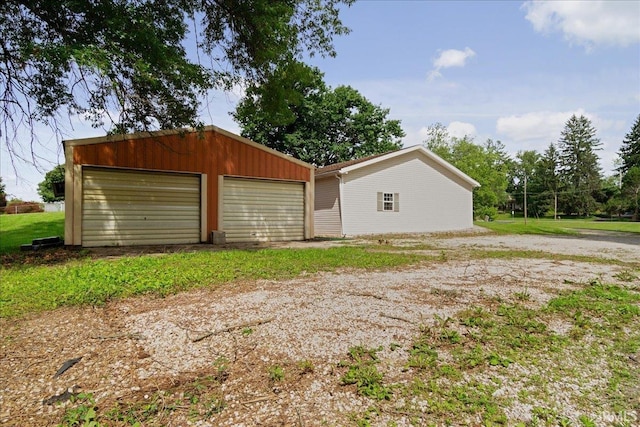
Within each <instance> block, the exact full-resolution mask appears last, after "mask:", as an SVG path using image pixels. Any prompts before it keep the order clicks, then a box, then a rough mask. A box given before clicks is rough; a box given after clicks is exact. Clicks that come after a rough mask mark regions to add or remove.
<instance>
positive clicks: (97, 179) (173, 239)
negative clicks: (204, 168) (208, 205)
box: [82, 168, 200, 247]
mask: <svg viewBox="0 0 640 427" xmlns="http://www.w3.org/2000/svg"><path fill="white" fill-rule="evenodd" d="M82 175H83V176H82V246H87V247H90V246H120V245H122V246H128V245H154V244H178V243H199V242H200V176H199V175H185V174H178V173H158V172H141V171H125V170H117V169H94V168H84V169H83V174H82Z"/></svg>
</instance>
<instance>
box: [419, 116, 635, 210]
mask: <svg viewBox="0 0 640 427" xmlns="http://www.w3.org/2000/svg"><path fill="white" fill-rule="evenodd" d="M424 144H425V146H426V147H427V148H429V149H430V150H432V151H433V152H435V153H436V154H438V155H439V156H440V157H442V158H444V159H445V160H447V161H448V162H450V163H451V164H453V165H454V166H456V167H457V168H458V169H460V170H461V171H463V172H464V173H466V174H467V175H469V176H471V177H472V178H474V179H475V180H476V181H478V182H479V183H480V184H481V187H479V188H477V189H476V190H474V214H475V216H476V217H484V216H486V215H488V216H489V217H494V216H495V215H496V214H497V213H498V210H499V209H504V210H510V209H517V210H519V211H522V212H524V207H525V206H526V212H527V215H528V216H532V217H540V216H543V215H547V214H552V215H554V217H556V216H557V215H558V214H562V215H564V216H581V217H582V216H591V215H593V214H596V213H600V214H605V215H609V216H618V217H619V216H622V215H623V214H625V213H629V212H631V214H632V217H633V219H634V220H636V221H637V220H638V218H639V204H640V203H639V202H640V200H639V198H640V115H639V116H638V118H637V119H636V121H635V123H634V125H633V127H632V129H631V131H630V132H629V133H628V134H627V135H626V136H625V139H624V141H623V142H622V146H621V149H620V151H619V153H618V154H619V159H618V165H619V166H618V168H617V172H618V173H617V174H616V175H613V176H610V177H603V175H602V171H601V169H600V166H599V160H600V159H599V157H598V154H597V151H598V150H600V146H601V142H600V140H599V139H598V138H597V137H596V129H595V128H594V126H593V124H592V123H591V121H590V120H589V119H588V118H586V117H585V116H583V115H580V116H576V115H573V116H571V118H570V119H569V120H568V121H567V122H566V124H565V127H564V129H563V131H562V132H561V134H560V138H559V139H558V141H557V142H556V143H555V144H554V143H551V144H549V146H548V147H547V149H546V150H545V151H544V152H543V153H539V152H537V151H534V150H528V151H520V152H518V153H517V154H516V156H515V158H510V157H509V156H508V155H507V154H506V152H505V150H504V145H503V144H502V143H501V142H500V141H493V140H491V139H489V140H487V141H486V142H485V143H484V144H482V145H478V144H475V143H474V142H473V139H472V138H470V137H468V136H465V137H463V138H455V137H450V136H449V134H448V132H447V129H446V128H445V127H444V126H443V125H442V124H440V123H436V124H434V125H432V126H430V127H429V131H428V137H427V140H425V141H424ZM525 195H526V199H525Z"/></svg>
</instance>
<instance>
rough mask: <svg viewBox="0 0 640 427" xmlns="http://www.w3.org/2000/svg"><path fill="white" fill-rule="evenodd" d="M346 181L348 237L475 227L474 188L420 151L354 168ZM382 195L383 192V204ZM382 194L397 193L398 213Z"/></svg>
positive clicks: (345, 226) (344, 214) (344, 219)
mask: <svg viewBox="0 0 640 427" xmlns="http://www.w3.org/2000/svg"><path fill="white" fill-rule="evenodd" d="M342 179H343V182H344V186H343V204H344V205H343V206H342V227H343V232H344V233H345V234H347V235H357V234H374V233H406V232H434V231H449V230H461V229H465V228H471V227H472V226H473V218H472V216H473V199H472V197H473V196H472V189H471V185H470V184H468V183H465V182H463V181H462V180H461V179H460V178H459V177H456V176H455V175H454V174H453V173H452V172H450V171H448V170H446V169H445V168H443V167H442V166H440V165H438V164H437V163H435V162H433V161H431V160H430V159H428V158H427V157H426V156H423V155H421V154H420V153H419V152H412V153H408V154H407V155H403V156H398V157H394V158H392V159H388V160H385V161H381V162H378V163H374V164H371V165H368V166H366V167H362V168H360V169H355V170H351V171H349V173H348V174H345V175H343V176H342ZM380 190H383V191H380ZM378 193H382V194H381V196H382V206H380V203H379V201H378V198H377V197H376V195H377V194H378ZM383 193H390V194H393V198H394V211H393V212H389V211H385V210H384V194H383ZM400 194H402V202H400ZM396 202H397V205H396ZM380 208H381V209H380ZM396 209H398V210H397V211H396Z"/></svg>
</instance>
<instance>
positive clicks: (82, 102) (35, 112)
mask: <svg viewBox="0 0 640 427" xmlns="http://www.w3.org/2000/svg"><path fill="white" fill-rule="evenodd" d="M353 1H354V0H244V1H239V0H201V1H196V2H188V1H184V0H164V1H153V0H98V1H89V0H80V1H78V0H58V1H50V0H32V1H28V0H25V1H20V0H5V1H3V2H1V3H0V88H1V90H2V93H1V94H0V125H1V127H2V128H1V130H2V137H3V140H4V143H5V144H6V146H7V148H8V151H9V153H11V154H12V155H17V156H21V154H20V153H21V152H22V151H27V152H28V151H31V155H32V158H31V159H30V160H32V161H35V157H34V156H33V144H34V142H35V141H34V139H33V138H34V137H35V133H34V132H33V129H34V126H35V125H36V124H37V123H38V122H41V123H45V124H48V125H49V126H51V127H52V128H53V129H54V130H55V129H58V126H57V125H58V121H59V120H60V119H61V117H62V116H63V115H64V114H67V113H69V114H81V115H84V116H85V117H86V118H88V119H89V120H90V121H91V122H92V123H93V124H94V125H96V126H100V125H102V124H103V122H105V121H107V122H108V123H109V122H110V123H113V127H112V129H111V131H113V132H125V131H139V130H154V129H159V128H175V127H180V126H185V125H189V126H198V125H199V124H200V123H198V120H197V112H198V100H199V97H200V95H201V94H202V93H203V92H205V91H207V90H209V89H212V88H228V87H230V86H231V85H233V84H234V83H236V82H238V81H240V80H242V81H248V82H250V83H260V82H265V81H267V80H268V79H269V76H270V75H271V74H272V73H273V71H274V70H275V69H276V68H278V66H279V65H280V64H282V63H285V62H288V61H291V60H292V59H293V58H297V57H301V56H302V55H310V56H313V55H314V54H319V55H323V56H324V55H330V56H333V55H335V50H334V48H333V44H332V40H333V37H334V36H336V35H340V34H345V33H347V32H348V30H347V29H346V28H345V27H344V26H343V25H342V23H341V21H340V19H339V17H338V14H339V6H340V4H341V3H344V4H346V5H350V4H351V3H352V2H353ZM190 29H193V30H192V32H191V33H190ZM188 37H191V39H189V38H188ZM194 39H195V40H194ZM187 43H191V44H193V45H194V46H195V45H196V44H197V48H198V52H199V53H200V55H199V56H198V59H192V57H191V56H190V55H189V52H187V50H186V49H185V46H186V44H187ZM200 58H206V60H202V61H200ZM23 128H27V129H28V130H31V135H32V139H31V142H30V143H31V145H30V146H28V147H24V146H22V145H21V144H24V143H23V142H22V140H20V139H18V138H17V133H18V132H19V131H21V130H22V129H23ZM27 144H29V143H27ZM20 149H22V150H20Z"/></svg>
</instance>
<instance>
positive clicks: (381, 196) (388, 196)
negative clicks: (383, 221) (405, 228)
mask: <svg viewBox="0 0 640 427" xmlns="http://www.w3.org/2000/svg"><path fill="white" fill-rule="evenodd" d="M378 211H379V212H400V194H399V193H384V192H382V191H380V192H378Z"/></svg>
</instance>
